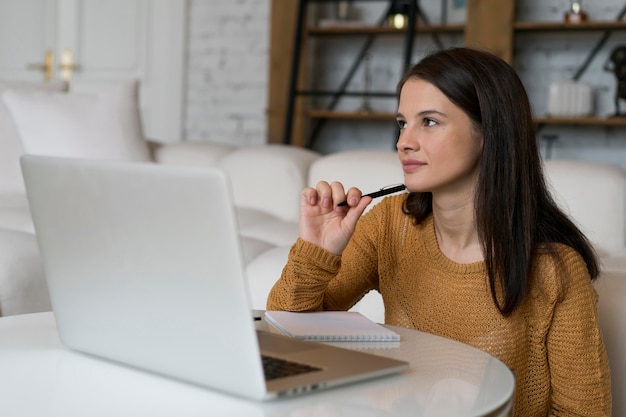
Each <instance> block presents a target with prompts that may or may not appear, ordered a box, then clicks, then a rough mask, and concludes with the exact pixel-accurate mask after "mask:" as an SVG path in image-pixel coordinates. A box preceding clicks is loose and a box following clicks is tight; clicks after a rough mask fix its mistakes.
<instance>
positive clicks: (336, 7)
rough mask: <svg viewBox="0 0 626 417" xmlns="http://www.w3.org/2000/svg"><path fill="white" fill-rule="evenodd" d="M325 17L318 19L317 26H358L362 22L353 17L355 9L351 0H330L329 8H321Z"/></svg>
mask: <svg viewBox="0 0 626 417" xmlns="http://www.w3.org/2000/svg"><path fill="white" fill-rule="evenodd" d="M323 10H324V11H325V12H326V13H325V14H327V17H323V18H321V19H319V20H318V22H317V25H318V26H319V27H350V26H359V25H362V24H363V22H361V21H360V20H358V19H357V18H356V17H355V11H354V9H353V6H352V0H338V1H335V2H332V4H331V5H330V10H329V9H328V8H324V9H323Z"/></svg>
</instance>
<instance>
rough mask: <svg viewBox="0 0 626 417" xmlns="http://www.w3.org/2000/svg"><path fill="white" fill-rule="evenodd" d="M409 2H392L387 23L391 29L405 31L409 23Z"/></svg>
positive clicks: (397, 0) (404, 0) (393, 0)
mask: <svg viewBox="0 0 626 417" xmlns="http://www.w3.org/2000/svg"><path fill="white" fill-rule="evenodd" d="M409 10H410V7H409V2H408V1H406V0H391V6H390V7H389V16H388V19H387V23H388V24H389V26H390V27H392V28H396V29H404V28H406V26H407V25H408V23H409Z"/></svg>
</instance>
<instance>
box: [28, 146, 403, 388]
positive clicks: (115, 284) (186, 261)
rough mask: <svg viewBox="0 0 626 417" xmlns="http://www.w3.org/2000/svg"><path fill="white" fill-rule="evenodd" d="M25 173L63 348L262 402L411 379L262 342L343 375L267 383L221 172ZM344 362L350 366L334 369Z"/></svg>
mask: <svg viewBox="0 0 626 417" xmlns="http://www.w3.org/2000/svg"><path fill="white" fill-rule="evenodd" d="M21 163H22V170H23V175H24V181H25V184H26V189H27V194H28V199H29V204H30V207H31V211H32V215H33V221H34V224H35V229H36V232H37V240H38V243H39V246H40V252H41V255H42V259H43V262H44V269H45V274H46V280H47V283H48V287H49V291H50V298H51V302H52V306H53V310H54V313H55V317H56V320H57V324H58V329H59V336H60V338H61V340H62V342H63V343H64V344H65V345H66V346H67V347H69V348H71V349H75V350H78V351H81V352H85V353H88V354H92V355H96V356H100V357H104V358H108V359H111V360H115V361H118V362H122V363H125V364H129V365H132V366H135V367H138V368H142V369H146V370H149V371H153V372H156V373H159V374H164V375H167V376H170V377H174V378H177V379H180V380H184V381H188V382H192V383H195V384H199V385H202V386H206V387H210V388H214V389H218V390H222V391H225V392H228V393H232V394H237V395H241V396H245V397H249V398H254V399H265V398H273V397H276V396H280V395H285V394H290V393H299V392H304V391H307V390H308V389H311V388H313V387H318V388H322V387H326V386H333V385H335V384H340V383H346V382H352V381H355V380H358V379H361V378H364V377H373V376H379V375H385V374H388V373H392V372H397V371H399V370H402V369H406V365H407V364H406V363H404V362H398V361H394V360H390V359H385V358H381V357H378V356H373V355H367V354H363V353H360V352H352V351H346V350H344V349H336V348H333V347H332V346H324V345H319V344H311V343H306V342H300V341H296V340H293V339H287V338H284V337H282V336H279V335H272V334H268V333H266V334H263V335H262V336H263V337H262V338H260V340H262V341H263V344H266V345H268V346H269V348H270V349H273V351H274V352H273V353H272V355H274V356H279V355H280V354H282V353H285V354H286V356H290V355H292V356H294V357H296V358H297V360H298V361H299V362H303V361H305V360H306V356H308V355H309V354H312V353H318V352H316V351H318V350H320V347H323V349H335V352H333V353H332V354H331V355H328V354H322V355H321V357H331V358H333V361H331V362H334V363H335V364H332V363H326V362H324V363H322V362H320V360H321V359H314V362H315V361H317V362H315V364H317V365H318V366H319V369H323V372H315V373H312V374H314V375H313V376H297V377H292V378H286V379H282V380H273V381H270V382H267V383H266V381H265V378H264V376H263V369H262V363H261V357H260V354H261V347H260V346H259V338H258V337H257V334H256V331H255V326H254V323H253V320H252V317H251V310H250V305H251V304H250V302H249V299H248V289H247V284H246V279H245V276H244V271H245V269H244V261H243V255H242V250H241V247H240V241H239V234H238V228H237V222H236V217H235V212H234V205H233V202H232V196H231V192H230V188H229V183H228V179H227V177H226V176H225V174H224V172H223V171H221V170H219V169H217V168H205V167H202V168H194V167H174V166H162V165H156V164H150V163H130V162H113V161H90V160H80V159H66V158H59V157H45V156H33V155H26V156H23V157H22V160H21ZM272 346H273V348H272ZM293 346H295V349H294V348H293ZM289 347H291V349H292V350H293V352H292V350H290V348H289ZM346 352H347V354H346ZM362 355H365V356H362ZM318 356H319V354H318ZM337 359H339V363H340V364H343V365H345V364H346V363H350V362H352V365H350V366H348V368H349V369H348V370H347V371H346V372H344V371H342V370H339V369H336V366H337V362H338V361H337ZM373 359H375V360H373ZM380 361H382V363H381V362H380ZM330 379H331V380H330Z"/></svg>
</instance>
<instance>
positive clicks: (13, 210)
mask: <svg viewBox="0 0 626 417" xmlns="http://www.w3.org/2000/svg"><path fill="white" fill-rule="evenodd" d="M0 229H6V230H17V231H20V232H24V233H30V234H33V235H34V234H35V226H34V225H33V219H32V217H31V215H30V209H29V207H28V199H27V198H26V194H24V193H11V194H9V193H5V194H2V198H0Z"/></svg>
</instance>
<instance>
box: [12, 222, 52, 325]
mask: <svg viewBox="0 0 626 417" xmlns="http://www.w3.org/2000/svg"><path fill="white" fill-rule="evenodd" d="M0 270H2V274H0V316H10V315H14V314H27V313H37V312H41V311H50V310H51V308H52V307H51V305H50V297H49V295H48V286H47V284H46V280H45V278H44V273H43V265H42V262H41V258H40V257H39V250H38V248H37V239H36V238H35V236H34V235H32V234H28V233H21V232H16V231H10V230H2V229H0Z"/></svg>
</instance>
